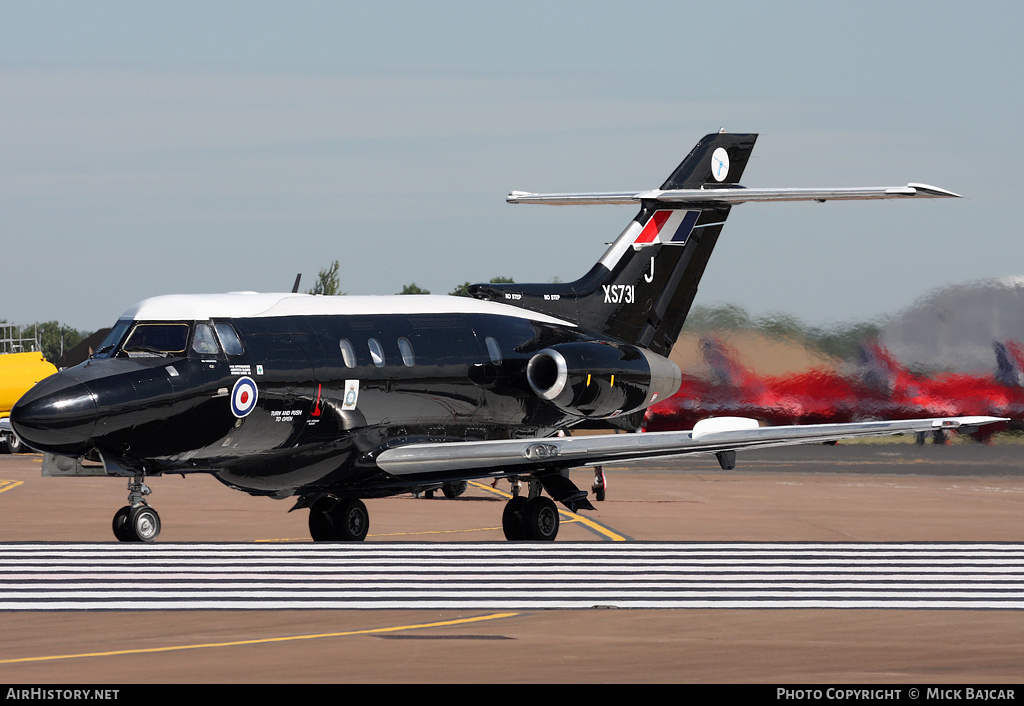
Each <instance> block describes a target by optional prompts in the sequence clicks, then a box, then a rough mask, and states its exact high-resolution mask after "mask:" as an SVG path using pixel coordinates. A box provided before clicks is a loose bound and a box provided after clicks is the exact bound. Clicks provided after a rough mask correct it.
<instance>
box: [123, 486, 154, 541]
mask: <svg viewBox="0 0 1024 706" xmlns="http://www.w3.org/2000/svg"><path fill="white" fill-rule="evenodd" d="M151 492H153V491H151V490H150V489H149V486H147V485H146V484H145V483H143V482H142V476H141V475H135V476H132V479H131V481H130V482H129V483H128V504H127V505H125V506H124V507H122V508H121V509H120V510H118V511H117V513H116V514H115V515H114V522H113V529H114V536H115V537H117V541H119V542H152V541H154V540H155V539H156V538H157V537H158V536H159V535H160V515H158V514H157V512H156V510H154V509H153V508H151V507H150V506H149V505H148V504H147V503H146V500H145V496H147V495H149V494H150V493H151Z"/></svg>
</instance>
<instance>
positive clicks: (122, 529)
mask: <svg viewBox="0 0 1024 706" xmlns="http://www.w3.org/2000/svg"><path fill="white" fill-rule="evenodd" d="M131 511H132V508H131V505H125V506H124V507H122V508H121V509H120V510H118V511H117V513H116V514H115V515H114V522H113V530H114V537H116V538H117V541H118V542H131V541H132V538H131V536H130V535H129V532H128V515H129V514H130V513H131Z"/></svg>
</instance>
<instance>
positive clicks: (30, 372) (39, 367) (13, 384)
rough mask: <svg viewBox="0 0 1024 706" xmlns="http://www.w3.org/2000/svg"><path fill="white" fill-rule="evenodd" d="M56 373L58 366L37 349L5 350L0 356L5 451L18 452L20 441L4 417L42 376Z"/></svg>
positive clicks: (0, 424) (1, 426)
mask: <svg viewBox="0 0 1024 706" xmlns="http://www.w3.org/2000/svg"><path fill="white" fill-rule="evenodd" d="M56 372H57V368H56V367H55V366H54V365H53V363H50V362H48V361H47V360H46V358H44V357H43V354H42V353H39V352H38V351H36V352H32V353H7V354H4V355H0V436H2V437H3V440H2V441H3V443H2V444H0V448H2V447H3V446H6V450H8V451H10V452H11V453H17V452H18V451H21V450H22V447H23V444H22V443H21V439H19V438H18V437H17V436H16V435H15V434H14V431H13V430H12V429H11V426H10V423H9V422H8V421H7V416H8V415H9V414H10V413H11V407H13V406H14V403H15V402H17V401H18V399H19V398H20V397H21V396H22V395H24V394H25V393H26V392H28V390H29V389H30V388H31V387H32V386H33V385H35V384H36V383H37V382H39V381H40V380H42V379H43V378H46V377H49V376H51V375H53V374H54V373H56Z"/></svg>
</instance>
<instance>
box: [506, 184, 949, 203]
mask: <svg viewBox="0 0 1024 706" xmlns="http://www.w3.org/2000/svg"><path fill="white" fill-rule="evenodd" d="M899 198H931V199H934V198H960V195H959V194H955V193H953V192H952V191H947V190H946V189H940V188H939V187H937V186H929V185H928V184H914V183H911V184H907V185H906V186H856V187H843V188H833V189H827V188H826V189H799V188H797V189H791V188H781V189H772V188H751V189H748V188H745V187H742V186H740V187H730V188H717V189H665V190H662V189H654V190H652V191H608V192H598V193H565V194H533V193H530V192H527V191H513V192H512V193H510V194H509V195H508V196H507V197H506V199H505V200H506V201H507V202H508V203H534V204H544V205H548V206H597V205H601V204H618V205H623V204H635V203H639V202H641V201H644V200H653V201H663V202H666V203H729V204H732V203H746V202H747V201H851V200H857V201H862V200H872V199H899Z"/></svg>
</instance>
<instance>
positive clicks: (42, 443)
mask: <svg viewBox="0 0 1024 706" xmlns="http://www.w3.org/2000/svg"><path fill="white" fill-rule="evenodd" d="M96 419H97V410H96V395H94V394H93V393H92V391H90V390H89V388H88V387H86V386H85V385H84V384H82V383H81V382H79V381H78V380H75V379H74V378H71V377H64V376H62V375H60V374H58V375H54V376H52V377H50V378H47V379H46V380H43V381H42V382H40V383H39V384H37V385H36V386H35V387H33V388H32V389H31V390H29V391H28V392H27V393H25V395H23V396H22V398H21V399H20V400H18V401H17V403H15V405H14V407H13V408H12V409H11V426H12V427H14V431H15V432H16V433H17V434H18V436H19V437H21V439H22V441H24V442H25V443H26V444H28V445H29V446H31V447H32V448H34V449H38V450H39V451H49V452H51V453H59V454H73V455H79V454H83V453H85V452H86V451H88V450H89V449H91V448H92V443H91V439H92V437H93V433H94V432H95V430H96Z"/></svg>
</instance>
